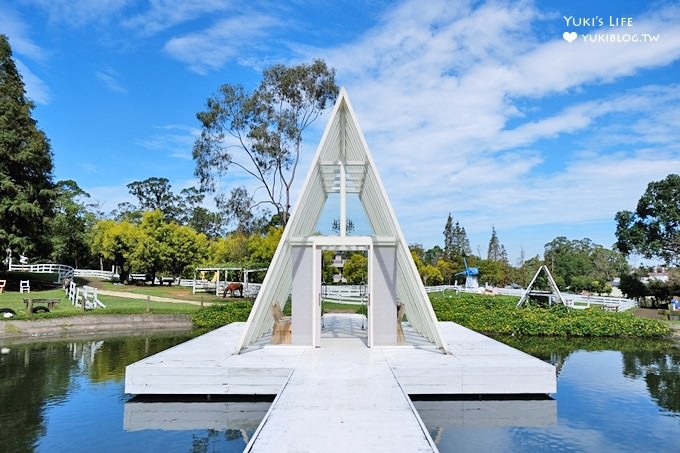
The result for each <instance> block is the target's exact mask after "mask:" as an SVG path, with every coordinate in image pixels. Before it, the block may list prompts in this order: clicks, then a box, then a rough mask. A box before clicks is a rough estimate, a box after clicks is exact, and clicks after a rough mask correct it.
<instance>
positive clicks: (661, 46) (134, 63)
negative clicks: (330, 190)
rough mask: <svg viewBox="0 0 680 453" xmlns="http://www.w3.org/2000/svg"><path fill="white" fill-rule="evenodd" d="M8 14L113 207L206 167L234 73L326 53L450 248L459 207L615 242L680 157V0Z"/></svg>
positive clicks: (33, 70) (48, 7)
mask: <svg viewBox="0 0 680 453" xmlns="http://www.w3.org/2000/svg"><path fill="white" fill-rule="evenodd" d="M0 11H2V14H0V33H4V34H7V35H8V36H9V37H10V43H11V45H12V47H13V50H14V56H15V59H16V60H17V63H18V66H19V68H20V71H21V73H22V75H23V77H24V82H25V83H26V88H27V92H28V95H29V97H30V98H32V99H33V100H34V101H35V102H36V104H37V107H36V109H35V111H34V117H35V118H36V119H37V121H38V123H39V126H40V127H41V128H42V129H43V130H44V131H45V132H46V133H47V135H48V136H49V138H50V140H51V143H52V150H53V152H54V158H55V178H56V179H57V180H58V179H74V180H76V181H77V182H78V183H79V185H80V186H81V187H83V188H84V189H85V190H86V191H88V192H89V193H90V194H91V195H92V198H93V199H94V200H95V201H98V202H100V203H101V204H102V208H103V209H104V210H106V211H109V210H111V209H113V208H115V207H116V205H117V204H118V203H119V202H121V201H132V200H131V199H130V196H129V194H128V193H127V188H126V187H125V185H126V184H128V183H130V182H132V181H136V180H142V179H146V178H149V177H152V176H158V177H167V178H168V179H170V180H171V182H172V184H173V187H174V188H175V189H176V190H177V191H179V190H180V189H181V188H184V187H187V186H191V185H194V184H195V183H196V181H195V180H194V176H193V171H194V164H193V161H192V160H191V147H192V144H193V141H194V139H195V137H196V135H197V134H198V133H199V124H198V121H197V120H196V118H195V114H196V112H198V111H200V110H201V109H202V108H203V106H204V105H205V101H206V99H207V98H208V97H209V96H210V95H211V94H213V93H214V92H215V91H216V90H217V88H218V87H219V85H220V84H222V83H241V84H243V85H245V86H246V87H248V88H252V87H254V86H256V85H257V83H258V82H259V76H260V74H261V71H262V69H263V68H264V67H266V66H268V65H270V64H274V63H285V64H296V63H299V62H306V61H311V60H312V59H313V58H323V59H325V60H326V61H327V62H328V64H329V65H331V66H332V67H334V68H335V69H336V70H337V80H338V83H339V84H341V85H343V86H345V87H346V88H347V90H348V94H349V97H350V99H351V101H352V104H353V106H354V109H355V112H356V114H357V116H358V119H359V122H360V124H361V125H362V127H363V129H364V133H365V135H366V138H367V142H368V144H369V147H370V148H371V151H372V153H373V155H374V158H375V161H376V164H377V166H378V169H379V171H380V173H381V176H382V178H383V180H384V183H385V186H386V189H387V192H388V195H389V196H390V199H391V201H392V204H393V205H394V208H395V211H396V213H397V216H398V218H399V220H400V222H401V224H402V229H403V230H404V234H405V236H406V238H407V240H408V241H409V242H420V243H423V244H424V245H425V246H426V247H430V246H432V245H435V244H441V243H442V242H443V238H442V231H443V228H444V223H445V220H446V216H447V215H448V213H449V212H451V213H452V214H453V216H454V219H456V220H458V221H460V223H461V224H462V225H463V226H464V227H465V228H466V230H467V232H468V235H469V236H470V242H471V244H472V248H473V249H474V250H475V251H476V250H477V249H478V248H479V250H480V251H481V253H482V255H484V256H485V255H486V249H487V246H488V241H489V237H490V234H491V226H492V225H493V226H495V228H496V230H497V232H498V236H499V238H500V240H501V242H502V243H503V244H504V245H505V246H506V248H507V249H508V251H509V253H510V257H511V258H512V259H513V260H516V259H517V258H518V257H519V254H520V250H521V249H524V251H525V254H526V256H527V257H529V256H533V255H535V254H537V253H538V254H541V255H542V252H543V245H544V244H545V243H547V242H549V241H550V240H552V239H553V238H555V237H556V236H559V235H564V236H567V237H568V238H570V239H581V238H584V237H589V238H591V239H592V240H593V241H595V242H597V243H600V244H603V245H605V246H610V245H611V244H612V243H613V242H614V240H615V237H614V228H615V226H614V221H613V218H614V214H615V213H616V212H617V211H619V210H622V209H633V208H634V206H635V204H636V202H637V200H638V198H639V197H640V195H641V194H642V193H643V192H644V189H645V187H646V185H647V183H649V182H650V181H654V180H659V179H662V178H664V177H665V176H666V175H668V174H669V173H678V172H680V133H679V132H678V131H680V89H679V88H680V61H679V59H680V5H678V4H677V2H663V1H662V2H639V1H599V2H592V1H572V0H569V1H567V0H562V1H543V2H538V1H536V2H531V1H518V2H510V1H464V0H462V1H437V0H431V1H427V2H422V1H403V2H388V1H380V0H360V1H353V2H350V1H338V0H336V1H333V2H324V1H316V0H309V1H306V0H297V1H290V2H272V1H251V2H236V1H225V0H202V1H199V0H152V1H134V0H13V1H8V0H0ZM617 18H630V19H626V20H625V21H622V20H618V24H619V25H620V24H621V23H622V22H623V23H624V25H623V26H618V27H617V26H610V22H611V21H615V20H616V19H617ZM599 19H602V24H600V20H599ZM565 32H568V33H571V32H575V33H576V35H574V36H573V38H572V36H571V35H565V36H563V33H565ZM567 38H569V39H573V40H572V41H571V42H568V41H567ZM634 40H636V42H633V41H634ZM326 119H327V115H326V116H324V117H322V118H321V119H320V120H319V121H317V123H315V125H314V127H313V130H311V131H310V132H309V133H308V134H307V136H306V137H305V155H304V157H303V160H302V162H301V166H302V168H305V169H306V167H307V166H308V164H309V161H310V159H311V156H312V154H313V150H314V148H315V147H316V144H317V142H318V140H319V138H320V134H321V131H322V130H323V127H324V125H325V121H326ZM304 173H305V171H303V172H302V176H299V177H298V178H297V184H296V187H298V188H299V186H300V185H301V183H302V180H303V177H304ZM244 183H246V180H245V179H244V178H243V177H241V176H240V175H238V174H232V175H230V176H229V177H228V178H227V179H225V180H223V181H222V183H221V185H222V187H223V188H225V189H227V190H228V189H229V188H230V187H232V186H234V185H239V184H244ZM253 188H254V187H251V189H253Z"/></svg>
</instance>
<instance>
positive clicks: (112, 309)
mask: <svg viewBox="0 0 680 453" xmlns="http://www.w3.org/2000/svg"><path fill="white" fill-rule="evenodd" d="M25 298H32V299H59V303H57V304H56V305H55V306H54V308H53V309H52V311H51V312H50V313H36V314H32V315H29V314H28V313H27V310H26V305H25V304H24V302H23V300H24V299H25ZM99 300H101V301H102V302H103V303H104V304H105V305H106V308H98V309H96V310H88V311H83V309H82V308H79V307H75V306H74V305H72V304H71V301H70V300H68V299H67V298H66V295H65V294H64V291H63V290H61V289H52V290H46V291H31V292H30V293H29V294H21V293H18V292H3V293H2V294H0V308H11V309H12V310H14V311H15V312H16V313H17V315H16V316H15V317H14V318H12V319H40V318H57V317H64V316H78V315H82V314H87V315H106V314H136V313H146V310H147V302H146V301H145V300H141V299H125V298H122V297H111V296H99ZM200 308H201V307H200V306H199V305H191V304H181V303H170V302H153V301H152V302H150V303H149V312H150V313H159V314H172V313H187V314H192V313H195V312H197V311H198V310H199V309H200Z"/></svg>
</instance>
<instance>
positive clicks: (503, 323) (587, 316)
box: [430, 292, 670, 337]
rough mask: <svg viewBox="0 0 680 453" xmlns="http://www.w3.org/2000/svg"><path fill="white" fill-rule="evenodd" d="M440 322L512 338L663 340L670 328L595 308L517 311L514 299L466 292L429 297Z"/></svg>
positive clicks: (527, 309) (536, 308)
mask: <svg viewBox="0 0 680 453" xmlns="http://www.w3.org/2000/svg"><path fill="white" fill-rule="evenodd" d="M430 299H431V301H432V307H433V308H434V311H435V313H436V315H437V318H438V319H439V320H440V321H453V322H455V323H458V324H460V325H462V326H465V327H468V328H470V329H472V330H476V331H478V332H484V333H496V334H507V335H515V336H524V335H541V336H562V337H566V336H570V337H665V336H668V335H669V334H670V329H669V327H668V326H667V325H666V324H664V323H662V322H659V321H657V320H653V319H642V318H636V317H635V316H633V315H632V314H630V313H611V312H604V311H602V310H600V309H598V308H593V309H585V310H574V309H571V308H567V307H565V306H563V305H561V304H560V305H553V306H551V307H549V308H540V307H537V306H528V307H522V308H517V307H516V305H517V302H518V300H519V299H518V298H517V297H511V296H488V295H478V294H468V293H460V294H454V293H449V292H445V293H440V294H431V295H430Z"/></svg>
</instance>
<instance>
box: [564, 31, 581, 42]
mask: <svg viewBox="0 0 680 453" xmlns="http://www.w3.org/2000/svg"><path fill="white" fill-rule="evenodd" d="M577 36H578V35H577V34H576V32H575V31H572V32H568V31H565V32H564V33H562V37H563V38H564V40H565V41H567V42H569V43H571V42H574V40H575V39H576V38H577Z"/></svg>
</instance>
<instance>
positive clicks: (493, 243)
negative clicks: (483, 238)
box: [486, 226, 501, 261]
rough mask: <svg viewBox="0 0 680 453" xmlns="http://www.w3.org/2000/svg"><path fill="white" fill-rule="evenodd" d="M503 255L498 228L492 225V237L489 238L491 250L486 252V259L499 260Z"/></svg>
mask: <svg viewBox="0 0 680 453" xmlns="http://www.w3.org/2000/svg"><path fill="white" fill-rule="evenodd" d="M500 255H501V246H500V243H499V242H498V236H497V235H496V228H495V227H493V226H492V227H491V239H489V251H488V252H487V254H486V259H488V260H490V261H498V260H499V258H500Z"/></svg>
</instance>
